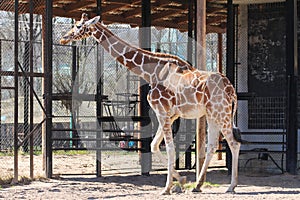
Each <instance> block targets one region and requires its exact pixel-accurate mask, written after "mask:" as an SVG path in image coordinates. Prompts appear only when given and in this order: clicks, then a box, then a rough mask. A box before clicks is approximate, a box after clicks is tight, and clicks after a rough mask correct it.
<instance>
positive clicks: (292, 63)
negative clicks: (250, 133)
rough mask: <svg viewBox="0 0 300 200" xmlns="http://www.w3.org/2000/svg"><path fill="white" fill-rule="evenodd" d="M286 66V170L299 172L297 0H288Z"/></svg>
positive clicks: (293, 172) (292, 172)
mask: <svg viewBox="0 0 300 200" xmlns="http://www.w3.org/2000/svg"><path fill="white" fill-rule="evenodd" d="M286 13H287V14H286V67H287V70H286V71H287V81H288V89H287V91H288V93H287V149H286V170H287V172H289V173H290V174H297V145H298V127H297V125H298V124H297V109H296V108H297V97H298V94H297V92H298V90H297V81H298V80H297V79H298V52H297V48H298V45H297V41H298V40H297V0H286Z"/></svg>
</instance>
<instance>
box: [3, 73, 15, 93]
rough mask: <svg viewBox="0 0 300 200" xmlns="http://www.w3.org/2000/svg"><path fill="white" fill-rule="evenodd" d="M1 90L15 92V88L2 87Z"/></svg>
mask: <svg viewBox="0 0 300 200" xmlns="http://www.w3.org/2000/svg"><path fill="white" fill-rule="evenodd" d="M0 77H1V76H0ZM0 89H1V90H14V89H15V87H0Z"/></svg>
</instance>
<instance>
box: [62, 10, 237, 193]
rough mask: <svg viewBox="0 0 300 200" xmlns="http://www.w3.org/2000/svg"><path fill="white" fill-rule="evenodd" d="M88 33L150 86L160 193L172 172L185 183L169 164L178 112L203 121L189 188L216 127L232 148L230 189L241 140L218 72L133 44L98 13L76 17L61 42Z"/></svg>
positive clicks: (214, 140) (231, 99)
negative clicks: (203, 141)
mask: <svg viewBox="0 0 300 200" xmlns="http://www.w3.org/2000/svg"><path fill="white" fill-rule="evenodd" d="M87 37H93V38H94V39H96V41H97V42H98V43H100V44H101V45H102V46H103V48H104V49H105V50H106V51H107V52H108V53H109V54H111V56H112V57H114V58H115V59H116V60H117V61H118V62H120V63H121V64H122V65H123V66H125V67H126V68H128V69H129V70H130V71H132V72H133V73H134V74H136V75H137V76H139V77H141V78H143V79H144V80H146V81H147V82H148V83H149V85H150V91H149V94H148V102H149V104H150V106H151V108H152V109H153V110H154V112H155V113H156V116H157V119H158V122H159V127H158V130H157V133H156V135H155V137H154V139H153V141H152V143H151V151H152V152H153V153H157V154H158V155H159V156H160V157H161V156H162V155H161V153H160V150H159V144H160V143H161V141H162V140H163V139H164V140H165V144H166V151H167V156H168V175H167V181H166V186H165V188H164V190H163V192H162V194H170V189H171V187H172V184H173V177H175V178H176V179H177V180H179V182H180V183H182V184H183V183H184V182H185V177H181V176H180V175H179V173H178V172H177V171H176V170H175V169H174V164H175V147H174V141H173V136H172V130H171V125H172V123H173V122H174V120H176V119H177V118H178V117H181V118H185V119H197V118H200V117H202V116H204V115H205V116H206V119H207V124H208V141H207V152H206V158H205V161H204V164H203V166H202V169H201V172H200V175H199V178H198V180H197V185H196V188H194V190H193V191H194V192H200V191H201V190H200V187H201V186H202V184H203V182H204V176H205V174H206V171H207V168H208V165H209V162H210V160H211V158H212V156H213V154H214V153H215V151H216V149H217V144H218V138H219V134H220V132H221V133H222V134H223V136H224V137H225V139H226V141H227V142H228V145H229V147H230V150H231V153H232V177H231V184H230V186H229V188H228V190H227V192H234V188H235V187H236V186H237V179H238V156H239V150H240V143H239V142H238V141H237V140H236V139H235V138H234V135H233V128H234V122H233V118H234V115H235V112H236V106H237V96H236V93H235V89H234V87H233V86H232V84H231V83H230V82H229V80H228V79H227V78H226V77H225V76H223V75H222V74H220V73H214V72H206V71H199V70H197V69H196V68H194V67H192V66H191V65H190V64H189V63H188V62H186V61H184V60H182V59H180V58H178V57H177V56H173V55H169V54H163V53H152V52H150V51H146V50H143V49H141V48H137V47H133V46H131V45H130V44H128V43H126V42H125V41H123V40H121V39H120V38H118V37H117V36H115V35H114V34H113V33H112V32H111V31H110V30H108V29H107V28H106V27H105V26H104V25H103V24H102V23H101V22H100V17H99V16H96V17H94V18H92V19H88V16H87V14H85V13H83V14H82V17H81V20H80V21H78V22H76V24H75V26H74V27H73V28H72V29H71V30H70V31H69V32H68V33H67V34H66V35H64V36H63V37H62V39H61V40H60V43H61V44H67V43H69V42H71V41H75V40H82V39H84V38H87ZM233 104H234V106H233Z"/></svg>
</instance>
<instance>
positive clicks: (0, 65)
mask: <svg viewBox="0 0 300 200" xmlns="http://www.w3.org/2000/svg"><path fill="white" fill-rule="evenodd" d="M1 70H2V41H1V40H0V71H1ZM2 89H3V87H2V76H0V116H2ZM1 137H2V120H0V151H1V148H2V139H1Z"/></svg>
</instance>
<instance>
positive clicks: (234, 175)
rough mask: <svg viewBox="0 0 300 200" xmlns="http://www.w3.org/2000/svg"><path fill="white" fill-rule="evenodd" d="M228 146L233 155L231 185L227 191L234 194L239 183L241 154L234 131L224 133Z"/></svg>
mask: <svg viewBox="0 0 300 200" xmlns="http://www.w3.org/2000/svg"><path fill="white" fill-rule="evenodd" d="M222 133H223V135H224V137H225V139H226V141H227V143H228V146H229V148H230V150H231V154H232V173H231V184H230V186H229V188H228V189H227V192H234V188H235V187H236V186H237V183H238V158H239V152H240V146H241V143H240V142H237V141H236V140H235V139H234V136H233V132H232V129H229V130H227V131H224V132H223V131H222Z"/></svg>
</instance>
